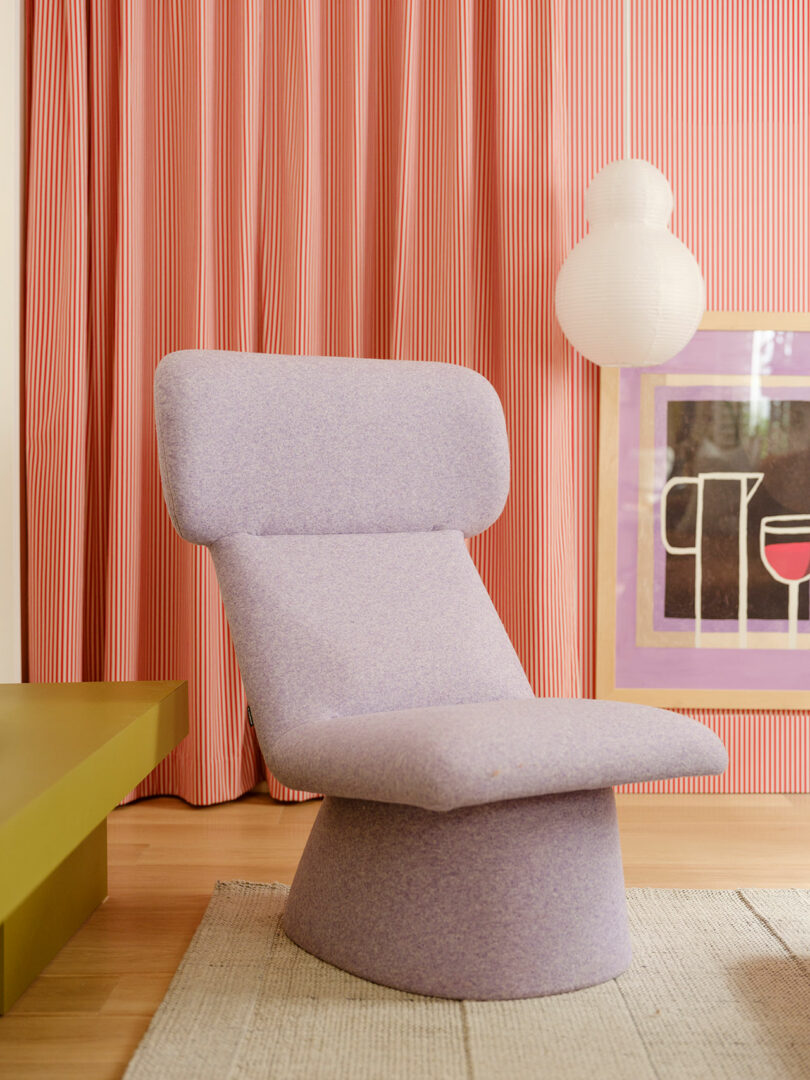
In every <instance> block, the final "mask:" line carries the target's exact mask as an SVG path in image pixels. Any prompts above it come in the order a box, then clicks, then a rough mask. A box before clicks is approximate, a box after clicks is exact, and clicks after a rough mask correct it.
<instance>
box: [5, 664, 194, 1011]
mask: <svg viewBox="0 0 810 1080" xmlns="http://www.w3.org/2000/svg"><path fill="white" fill-rule="evenodd" d="M187 733H188V689H187V685H186V683H184V682H128V683H22V684H12V685H0V1012H6V1011H7V1010H8V1009H9V1008H10V1007H11V1005H12V1004H13V1003H14V1001H15V1000H16V999H17V998H18V997H19V996H20V994H21V993H22V992H23V990H25V988H26V987H27V986H28V984H29V983H30V982H31V981H32V980H33V979H34V978H36V976H37V975H38V974H39V972H40V971H41V970H42V969H43V968H44V967H45V965H46V964H48V963H49V962H50V960H52V959H53V957H54V956H55V955H56V953H57V952H58V951H59V949H61V948H62V946H63V945H64V944H65V942H66V941H67V940H68V938H70V937H71V935H72V934H73V933H74V932H75V931H76V930H77V929H78V928H79V926H81V924H82V923H83V922H84V920H85V919H86V918H87V917H88V915H89V914H90V913H91V912H92V911H93V910H94V908H96V907H97V906H98V905H99V904H100V903H101V902H102V900H104V899H105V898H106V896H107V814H108V813H109V812H110V811H111V810H112V809H113V807H115V806H116V805H117V803H119V802H120V800H121V799H122V798H123V797H124V796H125V795H126V794H127V793H128V792H129V791H131V790H132V788H133V787H135V785H136V784H138V783H139V782H140V781H141V780H142V779H143V778H144V777H145V776H146V775H147V774H148V773H149V772H150V771H151V770H152V769H153V768H154V767H155V765H157V764H158V762H160V761H161V760H162V759H163V758H164V757H165V756H166V754H168V753H169V751H170V750H171V749H173V747H175V746H177V744H178V743H179V742H180V741H181V739H182V738H183V737H184V736H185V735H186V734H187Z"/></svg>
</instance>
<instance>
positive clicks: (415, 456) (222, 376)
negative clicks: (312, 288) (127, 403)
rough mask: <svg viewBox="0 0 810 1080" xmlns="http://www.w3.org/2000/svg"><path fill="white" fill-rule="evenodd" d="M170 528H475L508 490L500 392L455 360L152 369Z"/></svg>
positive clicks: (185, 364) (470, 531)
mask: <svg viewBox="0 0 810 1080" xmlns="http://www.w3.org/2000/svg"><path fill="white" fill-rule="evenodd" d="M155 418H156V424H157V433H158V453H159V458H160V469H161V475H162V478H163V491H164V496H165V499H166V504H167V506H168V508H169V513H170V515H171V518H172V521H173V522H174V525H175V528H176V529H177V531H178V532H179V533H180V535H181V536H183V537H185V538H186V539H187V540H191V541H193V542H194V543H198V544H210V543H212V542H214V541H215V540H218V539H220V538H221V537H223V536H232V535H234V534H237V533H249V534H253V535H257V536H270V535H284V534H320V533H330V534H336V533H375V532H416V531H418V532H422V531H430V530H432V529H456V530H459V531H461V532H463V533H464V534H465V535H467V536H472V535H474V534H475V533H478V532H481V531H482V530H483V529H485V528H486V527H487V526H488V525H490V524H491V523H492V522H493V521H494V520H495V519H496V518H497V517H498V515H499V514H500V512H501V510H502V509H503V506H504V503H505V501H506V496H507V493H508V489H509V450H508V444H507V436H506V427H505V423H504V416H503V410H502V408H501V404H500V400H499V398H498V396H497V394H496V392H495V390H494V388H493V387H492V386H491V385H490V383H489V382H487V380H486V379H484V378H483V377H482V376H481V375H479V374H477V373H476V372H474V371H472V370H470V369H468V368H464V367H459V366H457V365H454V364H438V363H430V362H422V361H407V360H358V359H343V358H340V357H320V356H274V355H263V354H255V353H236V352H214V351H187V352H176V353H172V354H171V355H169V356H167V357H165V358H164V359H163V360H162V361H161V363H160V364H159V365H158V369H157V373H156V375H155Z"/></svg>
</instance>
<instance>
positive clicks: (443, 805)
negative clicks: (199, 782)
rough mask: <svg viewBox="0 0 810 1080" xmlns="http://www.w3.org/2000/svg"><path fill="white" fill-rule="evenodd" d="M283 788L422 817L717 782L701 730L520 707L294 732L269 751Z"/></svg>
mask: <svg viewBox="0 0 810 1080" xmlns="http://www.w3.org/2000/svg"><path fill="white" fill-rule="evenodd" d="M269 764H270V766H271V768H272V769H273V771H274V773H275V774H276V776H278V778H279V779H280V780H281V781H282V782H283V783H285V784H287V785H289V786H290V787H293V788H303V789H306V790H309V791H322V792H324V793H325V794H327V795H335V796H340V797H343V798H349V799H372V800H376V801H378V802H388V803H405V804H408V805H411V806H421V807H423V808H424V809H426V810H441V811H446V810H453V809H455V808H457V807H461V806H475V805H479V804H481V803H488V802H498V801H501V800H503V799H520V798H527V797H529V796H534V795H551V794H553V793H559V792H564V791H578V790H585V789H593V788H604V787H610V786H612V785H614V784H624V783H632V782H636V781H642V780H661V779H664V778H667V777H674V776H697V775H705V774H709V773H721V772H723V771H724V769H725V768H726V766H727V764H728V755H727V754H726V750H725V747H724V746H723V744H722V742H721V741H720V739H718V738H717V736H716V735H715V734H714V733H713V732H712V731H710V730H709V729H708V728H707V727H705V726H704V725H703V724H701V723H699V722H698V721H696V720H691V719H689V718H688V717H686V716H681V715H679V714H678V713H674V712H669V711H667V710H664V709H655V708H651V707H650V706H647V705H631V704H627V703H625V702H617V701H592V700H588V699H580V698H528V699H519V700H507V701H489V702H481V703H476V704H468V705H441V706H435V707H431V708H420V709H402V710H398V711H394V712H385V713H369V714H366V715H363V716H350V717H343V718H340V719H331V720H322V721H318V722H315V723H307V724H302V725H299V726H298V727H295V728H293V729H291V730H289V731H287V732H286V733H285V734H284V735H283V736H282V737H281V738H280V739H278V740H277V741H275V743H274V745H273V755H272V761H270V762H269Z"/></svg>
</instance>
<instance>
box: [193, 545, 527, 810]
mask: <svg viewBox="0 0 810 1080" xmlns="http://www.w3.org/2000/svg"><path fill="white" fill-rule="evenodd" d="M211 553H212V555H213V558H214V563H215V565H216V570H217V577H218V579H219V583H220V588H221V590H222V596H223V599H224V602H225V610H226V613H227V616H228V622H229V624H230V627H231V633H232V635H233V640H234V645H235V648H236V653H237V656H238V657H239V664H240V667H241V670H242V677H243V679H244V682H245V688H246V690H247V694H248V700H249V702H250V705H251V710H252V713H253V717H254V720H255V724H256V734H257V735H258V738H259V742H260V744H261V747H262V751H263V752H264V754H265V757H266V760H267V762H268V764H269V765H270V767H271V768H273V769H275V753H276V751H275V743H276V740H277V739H278V738H279V737H280V736H281V735H282V734H283V733H284V732H285V731H287V730H289V729H291V728H295V727H297V726H299V725H302V724H310V723H313V722H315V721H319V720H322V721H327V720H331V719H333V718H335V717H341V716H352V715H356V714H360V713H370V712H374V713H376V712H382V711H384V710H387V709H408V708H420V707H425V706H430V705H437V704H438V705H442V704H445V705H454V704H459V703H463V702H470V701H489V700H493V699H499V698H532V697H533V694H532V689H531V686H530V684H529V682H528V680H527V678H526V676H525V674H524V672H523V669H522V668H521V666H520V662H519V661H518V658H517V656H516V655H515V652H514V649H513V648H512V646H511V644H510V642H509V638H508V636H507V634H506V631H505V630H504V628H503V625H502V623H501V621H500V619H499V618H498V615H497V612H496V611H495V608H494V607H493V605H492V601H491V600H490V598H489V594H488V593H487V591H486V589H485V588H484V585H483V583H482V581H481V579H480V577H479V576H478V572H477V571H476V569H475V566H474V564H473V562H472V560H471V559H470V557H469V555H468V553H467V550H466V547H465V545H464V540H463V537H462V535H461V533H459V532H433V533H388V534H375V535H371V536H296V537H293V536H275V537H257V536H245V535H243V536H232V537H229V538H227V539H224V540H220V541H218V542H217V543H215V544H212V545H211ZM308 790H320V789H313V788H311V787H310V788H308Z"/></svg>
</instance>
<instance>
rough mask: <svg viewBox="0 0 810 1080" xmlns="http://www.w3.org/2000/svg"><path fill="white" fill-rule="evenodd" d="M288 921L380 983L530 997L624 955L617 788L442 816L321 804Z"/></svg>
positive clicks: (623, 962) (325, 952) (592, 973)
mask: <svg viewBox="0 0 810 1080" xmlns="http://www.w3.org/2000/svg"><path fill="white" fill-rule="evenodd" d="M283 925H284V929H285V930H286V932H287V933H288V934H289V936H290V937H291V938H292V940H293V941H294V942H295V943H296V944H297V945H300V946H301V947H302V948H304V949H306V950H307V952H311V953H314V954H315V955H316V956H320V957H321V959H323V960H328V961H329V962H330V963H332V964H335V965H336V966H337V967H340V968H343V969H344V970H345V971H351V972H352V973H353V974H355V975H362V976H363V977H364V978H366V979H371V980H373V981H374V982H381V983H384V984H385V985H386V986H395V987H398V988H399V989H400V990H411V991H413V992H415V993H419V994H435V995H437V996H440V997H452V998H473V999H476V1000H484V999H490V1000H491V999H494V998H518V997H536V996H538V995H541V994H559V993H563V992H565V991H568V990H576V989H579V988H580V987H583V986H591V985H593V984H594V983H597V982H602V981H603V980H604V979H611V978H613V977H614V976H615V975H618V974H619V973H620V972H622V971H624V970H625V968H626V967H627V965H628V964H629V963H630V951H631V950H630V937H629V932H628V926H627V905H626V902H625V892H624V875H623V873H622V857H621V846H620V844H619V830H618V827H617V823H616V807H615V802H614V798H613V791H612V790H611V789H610V788H602V789H601V790H599V791H572V792H568V793H566V794H564V795H548V796H545V797H540V798H535V799H512V800H507V801H505V802H494V803H487V804H486V805H485V806H467V807H464V808H462V809H460V810H451V811H450V812H449V813H446V814H434V813H430V812H429V811H427V810H420V809H418V808H417V807H413V806H397V805H392V804H390V803H379V802H363V801H361V800H359V799H333V798H327V799H324V802H323V805H322V807H321V810H320V812H319V814H318V817H317V819H316V821H315V824H314V825H313V827H312V832H311V833H310V837H309V840H308V842H307V846H306V848H305V849H304V853H303V855H302V856H301V861H300V863H299V865H298V870H297V871H296V875H295V880H294V881H293V884H292V888H291V889H290V897H289V900H288V902H287V910H286V912H285V915H284V923H283Z"/></svg>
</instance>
